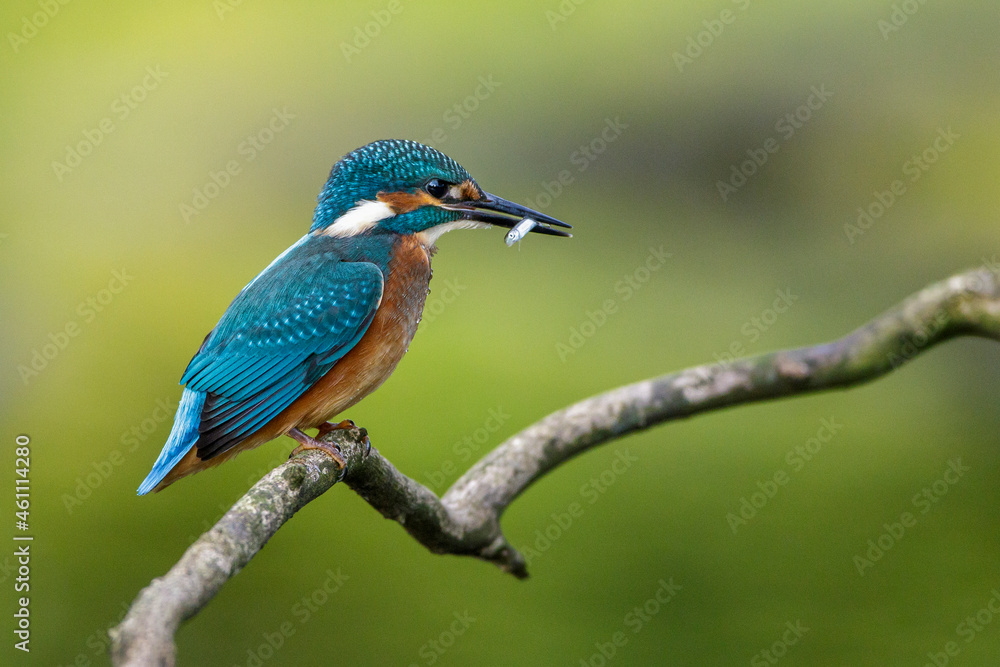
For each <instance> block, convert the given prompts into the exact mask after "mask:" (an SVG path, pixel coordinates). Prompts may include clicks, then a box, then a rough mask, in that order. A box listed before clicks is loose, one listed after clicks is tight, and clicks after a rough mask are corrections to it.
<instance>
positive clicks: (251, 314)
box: [181, 236, 388, 460]
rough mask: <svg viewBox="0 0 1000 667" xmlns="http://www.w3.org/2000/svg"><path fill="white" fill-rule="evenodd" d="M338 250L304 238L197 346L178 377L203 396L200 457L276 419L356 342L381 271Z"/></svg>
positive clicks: (340, 245)
mask: <svg viewBox="0 0 1000 667" xmlns="http://www.w3.org/2000/svg"><path fill="white" fill-rule="evenodd" d="M344 245H345V244H344V242H343V241H342V240H339V239H332V238H329V237H324V236H306V237H305V238H304V239H303V240H301V241H299V243H297V244H295V245H294V246H292V247H291V248H290V249H289V250H288V251H287V252H286V253H285V254H284V255H283V256H282V258H281V261H280V262H275V263H272V264H271V266H269V267H268V268H267V269H265V270H264V271H263V273H261V274H260V275H259V276H257V277H256V278H255V279H254V280H253V281H251V282H250V284H249V285H247V286H246V287H245V288H244V289H243V291H242V292H240V294H239V295H238V296H237V297H236V299H234V300H233V302H232V304H230V306H229V308H228V309H227V310H226V312H225V314H224V315H223V316H222V319H221V320H220V321H219V323H218V325H217V326H216V327H215V329H214V330H213V331H212V333H211V334H209V336H208V338H206V339H205V342H204V343H203V344H202V346H201V349H200V350H199V351H198V354H196V355H195V357H194V358H193V359H192V360H191V363H190V364H189V365H188V368H187V370H186V371H185V372H184V376H183V377H182V378H181V384H185V385H187V388H188V389H192V390H195V391H203V392H206V393H208V398H207V400H206V401H205V405H204V408H203V413H202V420H201V424H200V426H199V431H200V438H199V439H198V442H197V444H198V456H199V458H201V459H202V460H208V459H211V458H213V457H215V456H217V455H219V454H221V453H222V452H225V451H226V450H228V449H230V448H231V447H233V446H234V445H236V444H237V443H238V442H240V441H241V440H243V439H244V438H246V437H247V436H249V435H250V434H252V433H253V432H254V431H255V430H257V429H258V428H260V427H261V426H263V425H264V424H266V423H267V422H268V421H270V420H271V419H273V418H274V417H276V416H277V415H278V414H279V413H281V411H282V410H284V409H285V408H287V407H288V406H289V405H291V404H292V403H293V402H294V401H295V399H297V398H299V397H300V396H301V395H302V394H304V393H305V391H306V390H307V389H309V387H311V386H312V385H313V384H315V382H316V381H317V380H318V379H319V378H321V377H322V376H323V375H324V374H325V373H326V372H327V371H328V370H330V368H331V367H332V366H333V364H334V363H336V361H337V360H338V359H340V358H341V357H342V356H344V355H345V354H346V353H347V352H348V351H349V350H350V349H351V348H352V347H353V346H354V345H355V344H357V342H358V340H360V338H361V336H363V335H364V333H365V331H366V330H367V329H368V325H369V324H371V321H372V318H373V317H374V315H375V310H376V308H377V307H378V304H379V301H380V299H381V297H382V287H383V284H384V278H383V275H382V271H383V270H384V267H380V266H378V265H376V264H374V263H371V262H366V261H345V259H346V257H345V254H346V253H345V248H344ZM374 245H375V249H376V250H378V244H377V243H376V244H374ZM373 254H374V256H376V257H377V256H378V254H379V253H378V252H376V253H373ZM385 255H386V257H388V254H387V253H385Z"/></svg>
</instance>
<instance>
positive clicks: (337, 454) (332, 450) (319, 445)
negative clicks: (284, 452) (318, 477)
mask: <svg viewBox="0 0 1000 667" xmlns="http://www.w3.org/2000/svg"><path fill="white" fill-rule="evenodd" d="M310 449H319V450H321V451H323V452H326V454H327V455H329V457H330V458H331V459H333V462H334V463H336V464H337V467H338V468H340V469H341V470H343V469H344V468H346V467H347V461H345V460H344V456H343V454H342V453H341V451H340V447H338V446H337V445H334V444H331V443H328V442H319V441H315V440H314V441H313V442H311V443H309V442H303V443H302V444H301V445H299V446H298V447H296V448H295V449H293V450H292V453H291V454H289V455H288V458H292V457H293V456H295V455H296V454H298V453H300V452H305V451H308V450H310Z"/></svg>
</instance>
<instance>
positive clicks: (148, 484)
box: [138, 389, 205, 496]
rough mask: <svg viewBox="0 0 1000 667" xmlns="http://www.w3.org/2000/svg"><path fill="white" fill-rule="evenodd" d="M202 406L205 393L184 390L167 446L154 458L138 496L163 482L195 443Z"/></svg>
mask: <svg viewBox="0 0 1000 667" xmlns="http://www.w3.org/2000/svg"><path fill="white" fill-rule="evenodd" d="M204 405H205V392H203V391H192V390H190V389H185V390H184V395H183V396H181V402H180V405H178V406H177V415H176V416H175V417H174V426H173V428H172V429H170V437H169V438H167V444H165V445H163V450H162V451H161V452H160V455H159V456H158V457H157V458H156V463H154V464H153V469H152V470H150V471H149V474H148V475H147V476H146V479H145V480H144V481H143V482H142V484H141V485H140V486H139V491H138V494H139V495H140V496H144V495H146V494H147V493H149V492H150V491H152V490H153V489H154V488H156V485H157V484H159V483H160V482H162V481H163V478H164V477H166V476H167V474H168V473H170V471H171V470H173V468H174V466H176V465H177V464H178V463H180V460H181V459H182V458H184V455H185V454H187V453H188V451H189V450H190V449H191V447H193V446H194V443H195V442H197V440H198V424H199V423H200V422H201V409H202V407H204Z"/></svg>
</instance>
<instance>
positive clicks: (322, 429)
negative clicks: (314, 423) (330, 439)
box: [317, 419, 356, 438]
mask: <svg viewBox="0 0 1000 667" xmlns="http://www.w3.org/2000/svg"><path fill="white" fill-rule="evenodd" d="M355 426H356V424H355V423H354V420H353V419H345V420H344V421H342V422H338V423H336V424H331V423H330V422H323V423H322V424H320V425H319V433H318V434H317V435H318V436H319V437H320V438H322V437H323V436H324V435H326V434H327V433H329V432H330V431H339V430H341V429H347V428H354V427H355Z"/></svg>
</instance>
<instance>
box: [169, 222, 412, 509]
mask: <svg viewBox="0 0 1000 667" xmlns="http://www.w3.org/2000/svg"><path fill="white" fill-rule="evenodd" d="M385 278H386V280H385V285H384V287H383V290H382V302H381V303H380V304H379V307H378V310H377V311H376V312H375V318H374V319H373V320H372V323H371V325H370V326H369V327H368V331H366V332H365V335H364V336H362V337H361V340H360V341H358V344H357V345H355V346H354V347H353V348H351V350H350V351H349V352H348V353H347V354H345V355H344V356H343V357H342V358H341V359H340V360H339V361H338V362H337V363H336V364H335V365H334V366H333V368H331V369H330V370H329V371H328V372H327V374H326V375H324V376H323V377H322V378H320V380H319V382H317V383H316V384H314V385H313V386H312V387H310V388H309V390H308V391H306V393H304V394H303V395H302V396H300V397H299V398H298V399H297V400H296V401H295V402H294V403H292V404H291V405H290V406H288V408H286V409H285V410H284V411H282V412H281V413H280V414H279V415H278V416H277V417H275V418H274V419H272V420H271V421H270V422H268V423H267V424H265V425H264V427H263V428H261V429H260V430H259V431H257V432H256V433H254V434H253V435H251V436H250V437H248V438H247V439H246V440H243V441H242V442H240V443H239V444H238V445H236V446H235V447H233V448H232V449H230V450H227V451H225V452H223V453H221V454H219V455H218V456H216V457H214V458H212V459H209V460H208V461H202V460H201V459H199V458H198V454H197V448H196V447H192V448H191V450H190V451H188V453H187V454H186V455H185V457H184V458H183V459H181V461H180V462H179V463H178V464H177V465H176V466H174V468H173V470H171V471H170V473H169V474H168V475H167V476H166V477H165V478H164V479H163V481H162V482H160V484H159V485H157V487H156V490H157V491H159V490H161V489H164V488H166V487H167V486H169V485H170V484H172V483H173V482H175V481H176V480H178V479H180V478H181V477H186V476H187V475H190V474H192V473H195V472H198V471H199V470H204V469H205V468H210V467H213V466H216V465H219V464H220V463H223V462H225V461H228V460H229V459H231V458H233V457H234V456H236V455H237V454H239V453H240V452H242V451H246V450H248V449H253V448H254V447H257V446H258V445H262V444H264V443H265V442H268V441H270V440H274V439H275V438H277V437H278V436H280V435H283V434H285V433H287V432H288V431H289V430H291V429H292V428H296V427H297V428H312V427H316V426H319V425H320V424H322V423H323V422H325V421H329V420H330V419H331V418H332V417H333V416H334V415H337V414H339V413H340V412H342V411H343V410H346V409H347V408H349V407H351V406H352V405H354V404H355V403H357V402H358V401H360V400H361V399H362V398H364V397H365V396H367V395H368V394H370V393H371V392H373V391H375V390H376V389H377V388H378V387H379V385H381V384H382V383H383V382H385V381H386V379H388V377H389V376H390V375H392V371H393V370H395V368H396V364H398V363H399V360H400V359H402V358H403V355H404V354H406V350H407V349H408V348H409V346H410V341H411V340H413V335H414V334H415V333H416V332H417V324H418V323H419V322H420V314H421V313H422V312H423V309H424V299H426V298H427V288H428V286H429V285H430V280H431V258H430V253H429V252H428V251H427V249H426V248H425V247H424V246H423V245H422V244H421V243H420V242H419V241H418V240H417V239H415V238H413V237H409V236H404V237H402V239H401V240H400V241H399V243H397V244H396V247H395V250H394V253H393V257H392V260H391V261H390V262H389V268H388V271H387V275H386V277H385Z"/></svg>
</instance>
